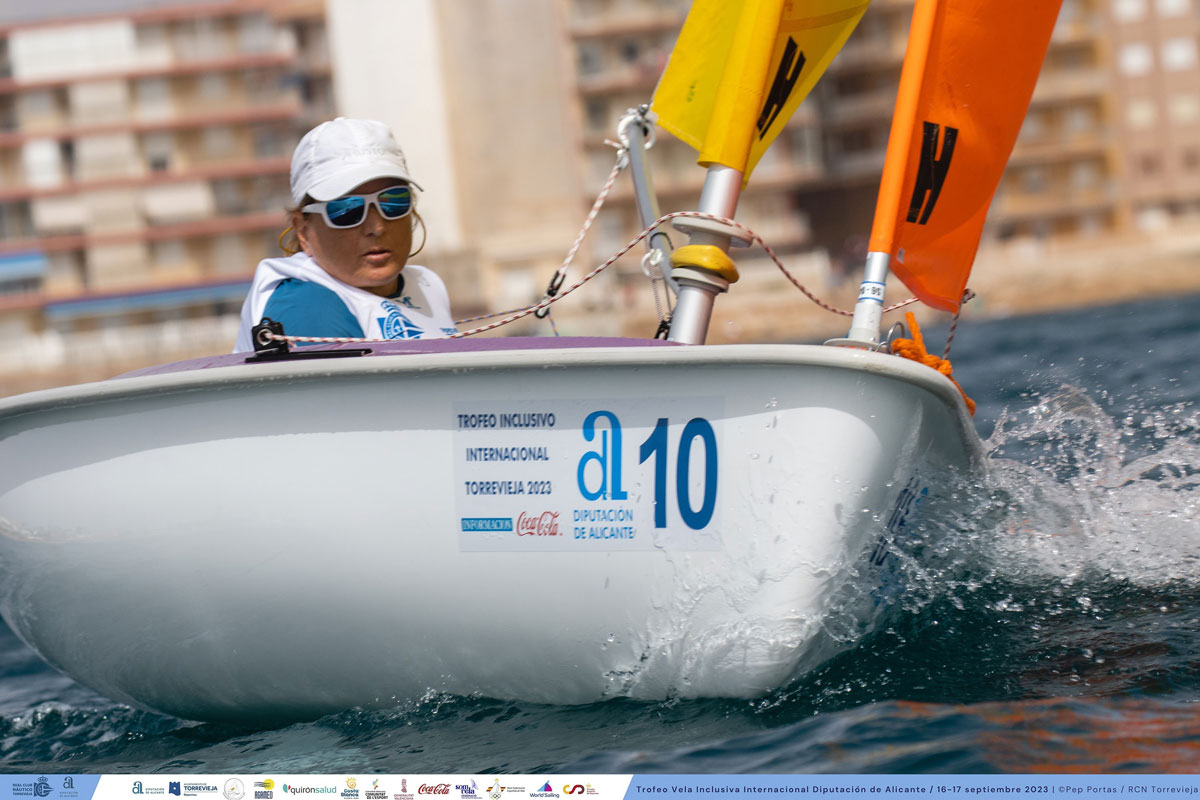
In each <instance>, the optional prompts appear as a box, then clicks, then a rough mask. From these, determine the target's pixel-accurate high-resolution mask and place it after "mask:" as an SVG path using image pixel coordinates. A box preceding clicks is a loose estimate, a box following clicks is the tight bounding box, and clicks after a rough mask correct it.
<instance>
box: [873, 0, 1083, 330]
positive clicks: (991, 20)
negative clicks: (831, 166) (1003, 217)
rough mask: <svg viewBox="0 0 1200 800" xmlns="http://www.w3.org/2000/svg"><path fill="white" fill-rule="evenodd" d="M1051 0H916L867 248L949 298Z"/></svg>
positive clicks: (1041, 51) (930, 295)
mask: <svg viewBox="0 0 1200 800" xmlns="http://www.w3.org/2000/svg"><path fill="white" fill-rule="evenodd" d="M1060 5H1061V0H1009V2H1005V3H997V2H994V0H917V2H916V6H915V8H914V10H913V22H912V27H911V31H910V35H909V45H908V51H907V52H906V54H905V60H904V67H903V69H902V72H901V78H900V90H899V92H898V94H897V100H896V111H895V115H894V117H893V119H892V130H891V133H890V135H889V138H888V149H887V160H886V162H885V166H884V172H883V176H882V179H881V180H880V189H879V198H878V202H877V204H876V209H875V222H874V225H873V227H872V231H871V242H870V250H871V251H872V252H880V253H887V254H888V255H889V256H891V269H892V271H893V272H894V273H895V274H896V275H897V277H899V278H900V279H901V280H902V281H904V283H905V285H906V286H908V288H909V289H910V290H911V291H912V292H913V293H914V294H915V295H916V296H917V297H918V298H919V299H920V300H921V301H922V302H924V303H926V304H928V305H930V306H933V307H935V308H940V309H943V310H948V311H953V310H956V309H957V308H958V305H959V302H960V300H961V298H962V294H963V291H964V289H965V288H966V284H967V278H968V276H969V275H970V271H971V266H972V264H973V262H974V260H975V253H976V251H977V249H978V247H979V239H980V236H981V235H982V231H983V224H984V221H985V220H986V217H987V212H988V207H989V206H990V205H991V201H992V197H993V195H994V194H995V192H996V189H997V187H998V186H999V183H1000V178H1001V176H1002V175H1003V172H1004V168H1005V165H1006V164H1007V162H1008V158H1009V155H1010V154H1011V153H1012V149H1013V146H1014V145H1015V144H1016V139H1017V134H1018V133H1019V132H1020V129H1021V123H1022V122H1023V121H1024V118H1025V113H1026V111H1027V109H1028V107H1029V101H1030V99H1031V98H1032V96H1033V90H1034V86H1035V84H1036V83H1037V76H1038V73H1039V72H1040V71H1041V66H1042V62H1043V60H1044V59H1045V55H1046V51H1047V49H1048V47H1049V44H1050V36H1051V34H1052V33H1053V30H1054V24H1055V21H1056V19H1057V17H1058V10H1059V7H1060Z"/></svg>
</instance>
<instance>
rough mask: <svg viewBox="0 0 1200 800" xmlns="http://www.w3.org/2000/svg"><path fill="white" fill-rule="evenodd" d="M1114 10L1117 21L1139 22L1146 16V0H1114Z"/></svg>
mask: <svg viewBox="0 0 1200 800" xmlns="http://www.w3.org/2000/svg"><path fill="white" fill-rule="evenodd" d="M1112 11H1113V17H1115V18H1116V20H1117V22H1137V21H1138V20H1140V19H1142V18H1143V17H1145V16H1146V0H1113V4H1112Z"/></svg>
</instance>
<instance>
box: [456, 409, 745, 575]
mask: <svg viewBox="0 0 1200 800" xmlns="http://www.w3.org/2000/svg"><path fill="white" fill-rule="evenodd" d="M451 411H452V414H453V418H452V430H453V431H454V482H455V487H454V496H455V512H456V518H457V522H458V531H459V547H460V549H462V550H468V551H489V550H517V551H577V550H650V549H653V548H655V547H663V546H667V545H669V546H671V547H672V548H674V549H696V550H710V549H715V548H717V547H719V546H720V539H719V537H718V531H719V529H720V519H721V505H722V504H721V491H722V479H721V472H722V470H721V454H722V451H723V448H722V444H721V440H722V436H721V432H722V423H723V416H724V401H723V400H721V399H719V398H689V399H688V400H686V401H680V400H679V399H678V398H662V399H645V398H637V399H612V400H551V401H529V402H526V403H518V404H515V405H514V404H512V403H505V407H504V408H500V407H498V406H497V405H496V404H495V403H489V402H487V401H473V402H464V403H456V404H454V405H453V407H452V409H451Z"/></svg>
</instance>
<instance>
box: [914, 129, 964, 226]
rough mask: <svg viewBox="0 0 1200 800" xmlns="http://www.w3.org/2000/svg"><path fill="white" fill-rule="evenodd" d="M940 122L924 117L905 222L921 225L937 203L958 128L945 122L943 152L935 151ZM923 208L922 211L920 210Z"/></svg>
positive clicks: (956, 139)
mask: <svg viewBox="0 0 1200 800" xmlns="http://www.w3.org/2000/svg"><path fill="white" fill-rule="evenodd" d="M941 127H942V126H941V125H938V124H936V123H933V122H930V121H928V120H925V121H924V128H923V129H924V136H922V137H921V163H920V164H919V165H918V166H917V182H916V183H915V184H914V185H913V193H912V199H911V200H909V201H908V216H907V217H905V219H906V220H907V221H908V222H915V223H917V224H918V225H924V224H925V223H927V222H929V215H930V214H932V213H933V207H934V206H935V205H937V201H938V195H939V194H941V193H942V184H943V183H945V182H946V173H948V172H949V171H950V159H951V158H953V157H954V143H955V142H956V141H958V128H951V127H950V126H949V125H947V126H946V133H945V135H944V136H943V137H942V155H941V157H940V158H939V157H938V155H937V145H938V132H939V131H940V130H941ZM922 209H924V211H922Z"/></svg>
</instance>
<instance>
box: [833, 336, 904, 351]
mask: <svg viewBox="0 0 1200 800" xmlns="http://www.w3.org/2000/svg"><path fill="white" fill-rule="evenodd" d="M825 346H826V347H853V348H856V349H858V350H873V351H875V352H876V353H890V352H892V346H891V343H890V342H870V341H867V340H865V339H827V340H826V341H825Z"/></svg>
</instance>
